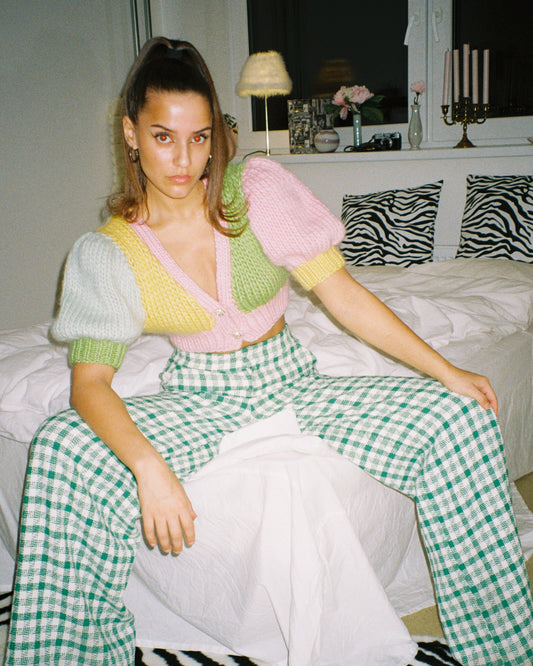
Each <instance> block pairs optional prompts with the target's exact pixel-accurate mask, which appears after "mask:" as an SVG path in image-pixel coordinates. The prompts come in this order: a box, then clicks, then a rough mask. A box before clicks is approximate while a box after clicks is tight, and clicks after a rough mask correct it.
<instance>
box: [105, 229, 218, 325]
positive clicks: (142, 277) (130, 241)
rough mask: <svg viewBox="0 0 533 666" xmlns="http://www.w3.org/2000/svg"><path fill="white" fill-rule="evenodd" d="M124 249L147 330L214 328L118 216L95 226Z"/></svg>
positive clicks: (198, 307) (196, 304)
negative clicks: (133, 276)
mask: <svg viewBox="0 0 533 666" xmlns="http://www.w3.org/2000/svg"><path fill="white" fill-rule="evenodd" d="M98 231H99V232H101V233H103V234H105V235H106V236H109V238H111V239H112V240H113V241H114V242H115V244H116V245H117V246H118V247H119V248H120V249H121V250H122V252H124V254H125V256H126V258H127V260H128V263H129V265H130V266H131V268H132V270H133V272H134V274H135V278H136V280H137V284H138V285H139V288H140V290H141V298H142V302H143V306H144V312H145V322H144V330H145V331H146V332H148V333H178V334H181V335H187V334H190V333H200V332H202V331H207V330H210V329H212V328H213V327H214V325H215V321H214V318H213V317H212V316H211V315H210V314H209V313H208V312H207V311H206V310H205V309H204V308H203V307H202V306H201V305H200V304H199V303H198V301H197V300H196V299H195V298H193V296H191V295H190V294H189V293H188V292H187V291H186V290H185V289H184V288H183V287H182V286H181V285H179V284H178V283H177V282H176V280H175V279H174V278H173V277H172V276H171V275H170V274H169V273H168V272H167V271H166V270H165V268H163V266H162V265H161V264H160V263H159V261H158V260H157V259H156V258H155V257H154V256H153V255H152V253H151V252H150V250H149V249H148V248H147V246H146V245H145V244H144V243H143V242H142V240H141V239H140V238H139V237H138V236H137V234H136V233H135V232H134V231H133V229H132V228H131V227H130V225H129V224H128V223H127V222H126V221H124V220H123V219H122V218H121V217H113V218H111V219H110V220H109V222H107V223H106V224H104V226H103V227H100V229H98Z"/></svg>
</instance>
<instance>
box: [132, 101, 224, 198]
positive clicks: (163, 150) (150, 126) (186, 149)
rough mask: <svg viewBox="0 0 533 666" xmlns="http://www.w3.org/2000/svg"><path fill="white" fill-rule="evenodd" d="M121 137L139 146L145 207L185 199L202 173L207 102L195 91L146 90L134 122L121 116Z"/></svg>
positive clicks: (208, 123)
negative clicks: (145, 196)
mask: <svg viewBox="0 0 533 666" xmlns="http://www.w3.org/2000/svg"><path fill="white" fill-rule="evenodd" d="M123 126H124V136H125V138H126V141H127V142H128V145H129V146H130V147H131V148H137V149H138V150H139V161H140V165H141V168H142V170H143V173H144V175H145V176H146V180H147V182H146V195H147V198H148V201H149V204H150V206H151V207H152V206H153V205H154V204H155V205H157V202H158V201H159V202H161V203H163V204H168V200H169V199H172V200H178V199H186V198H187V197H188V196H189V194H191V192H192V191H193V190H194V188H195V186H196V185H197V183H198V181H199V180H200V178H201V177H202V175H203V173H204V171H205V167H206V164H207V161H208V159H209V154H210V151H211V131H212V119H211V110H210V108H209V102H208V101H207V100H206V99H205V97H203V96H202V95H200V94H198V93H195V92H186V93H182V92H162V91H149V92H148V94H147V97H146V104H145V105H144V107H143V108H142V110H141V111H140V112H139V115H138V118H137V123H136V124H135V125H134V124H133V122H132V121H131V120H130V119H129V118H128V117H127V116H126V117H125V118H124V121H123Z"/></svg>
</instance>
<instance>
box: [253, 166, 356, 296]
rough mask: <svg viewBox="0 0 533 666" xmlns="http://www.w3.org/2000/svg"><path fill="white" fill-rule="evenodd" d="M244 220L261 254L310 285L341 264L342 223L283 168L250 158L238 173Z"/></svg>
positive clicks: (307, 286)
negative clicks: (247, 223) (240, 173)
mask: <svg viewBox="0 0 533 666" xmlns="http://www.w3.org/2000/svg"><path fill="white" fill-rule="evenodd" d="M242 189H243V193H244V196H245V198H246V203H247V206H248V219H249V221H250V227H251V229H252V231H253V232H254V235H255V236H256V238H257V239H258V241H259V242H260V244H261V246H262V248H263V251H264V253H265V254H266V256H267V257H268V258H269V259H270V260H271V261H272V262H273V263H274V264H276V265H278V266H284V267H285V268H287V269H288V270H290V271H291V272H292V273H293V275H295V277H296V278H297V279H298V280H300V282H301V283H302V284H303V285H304V286H305V287H306V288H308V289H309V288H312V287H313V286H315V285H316V284H318V283H319V282H321V281H322V280H324V279H325V278H327V277H329V275H331V274H332V273H334V272H335V271H337V270H338V269H339V268H341V267H342V266H343V265H344V259H343V258H342V255H341V254H340V252H339V251H338V250H337V248H336V247H334V246H336V245H337V244H338V243H340V241H341V240H342V238H343V236H344V231H345V230H344V225H343V224H342V222H341V221H340V220H339V219H338V218H337V217H335V215H333V213H332V212H331V211H330V210H329V209H328V208H327V206H325V205H324V204H323V203H322V202H321V201H319V200H318V199H317V198H316V197H315V196H314V194H313V193H312V192H311V191H310V190H309V189H308V188H307V187H306V186H305V185H304V184H303V183H302V182H301V181H300V180H299V179H298V178H297V177H296V176H295V175H294V174H293V173H291V172H290V171H289V170H288V169H286V168H285V167H283V166H282V165H281V164H279V162H276V161H275V160H273V159H269V158H260V157H259V158H258V157H256V158H253V159H251V160H250V161H249V162H248V163H247V164H246V166H245V168H244V171H243V174H242Z"/></svg>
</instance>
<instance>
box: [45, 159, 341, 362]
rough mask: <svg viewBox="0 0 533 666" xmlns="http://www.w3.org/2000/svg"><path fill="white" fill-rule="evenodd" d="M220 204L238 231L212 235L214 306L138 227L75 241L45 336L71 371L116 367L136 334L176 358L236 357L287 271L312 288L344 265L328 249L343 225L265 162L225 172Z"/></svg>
mask: <svg viewBox="0 0 533 666" xmlns="http://www.w3.org/2000/svg"><path fill="white" fill-rule="evenodd" d="M223 199H224V203H225V206H226V210H227V211H229V212H230V213H231V212H232V211H245V212H244V216H242V215H241V217H240V219H238V220H237V221H235V222H230V223H229V224H230V225H233V224H236V225H238V226H239V227H240V226H241V225H243V223H244V224H246V226H245V228H244V231H243V233H242V234H241V235H239V236H235V237H227V236H224V235H223V234H221V233H219V232H217V231H216V230H215V231H214V238H215V253H216V281H217V293H218V297H217V298H216V299H215V298H213V297H212V296H210V295H209V294H207V293H206V292H205V291H204V290H203V289H201V288H200V287H199V286H198V285H197V284H196V283H195V282H194V281H193V280H192V279H191V278H190V277H189V276H188V275H187V274H186V273H185V272H184V271H182V270H181V268H180V267H179V266H178V264H177V263H176V262H175V261H174V260H173V259H172V257H171V256H170V255H169V254H168V253H167V252H166V250H165V249H164V247H163V246H162V244H161V243H160V242H159V240H158V238H157V237H156V235H155V234H154V233H153V232H152V230H151V228H150V226H149V225H148V224H145V223H144V222H142V221H139V222H134V223H128V222H126V221H125V220H123V219H122V218H120V217H113V218H111V219H110V220H109V221H108V222H107V223H106V224H105V225H104V226H103V227H101V228H100V229H98V231H96V232H90V233H87V234H85V235H84V236H82V237H81V238H80V239H79V240H78V241H77V242H76V244H75V245H74V246H73V248H72V250H71V251H70V253H69V256H68V259H67V263H66V266H65V272H64V279H63V289H62V295H61V304H60V309H59V314H58V316H57V318H56V320H55V322H54V324H53V327H52V335H53V337H54V338H55V339H56V340H59V341H64V342H68V343H69V344H70V353H69V359H70V362H71V364H74V363H80V362H85V363H104V364H106V365H111V366H113V367H114V368H118V367H119V366H120V364H121V362H122V359H123V357H124V353H125V351H126V348H127V346H128V345H129V344H130V343H131V342H133V341H134V340H135V339H137V338H138V337H139V336H140V335H141V334H142V333H143V332H148V333H159V334H166V335H168V336H169V337H170V340H171V342H172V343H173V344H174V345H175V346H176V347H178V348H179V349H183V350H185V351H197V352H226V351H233V350H236V349H239V348H240V347H241V345H242V342H243V341H245V340H247V341H253V340H257V339H258V338H259V337H261V336H262V335H264V334H265V333H266V332H267V331H268V330H269V329H270V328H271V327H272V326H273V325H274V324H275V323H276V321H277V320H278V319H279V318H280V317H281V316H282V315H283V314H284V312H285V310H286V307H287V303H288V282H287V280H288V275H289V272H290V273H292V275H293V276H294V277H295V278H296V279H297V280H298V281H299V282H300V283H301V284H302V285H303V286H304V287H305V288H306V289H312V288H313V287H314V286H316V285H317V284H319V283H320V282H322V281H323V280H325V279H326V278H327V277H329V276H330V275H332V274H333V273H334V272H336V271H337V270H339V268H341V267H342V266H343V265H344V259H343V257H342V255H341V254H340V252H339V251H338V249H337V248H336V247H335V245H336V244H338V243H339V242H340V241H341V239H342V237H343V235H344V226H343V225H342V223H341V222H340V220H338V219H337V218H336V217H335V216H334V215H333V214H332V213H331V212H330V211H329V210H328V209H327V208H326V206H324V205H323V204H322V203H321V202H320V201H318V199H316V198H315V197H314V196H313V194H312V193H311V192H310V191H309V190H308V189H307V188H306V187H305V186H304V185H303V184H302V183H301V182H300V181H299V180H298V179H297V178H296V177H295V176H294V175H293V174H292V173H291V172H289V171H288V170H287V169H285V168H284V167H282V166H281V165H280V164H279V163H277V162H275V161H274V160H272V159H267V158H252V159H250V160H249V161H248V162H246V163H244V164H239V165H234V164H230V165H229V166H228V168H227V170H226V174H225V179H224V189H223ZM231 219H233V218H231Z"/></svg>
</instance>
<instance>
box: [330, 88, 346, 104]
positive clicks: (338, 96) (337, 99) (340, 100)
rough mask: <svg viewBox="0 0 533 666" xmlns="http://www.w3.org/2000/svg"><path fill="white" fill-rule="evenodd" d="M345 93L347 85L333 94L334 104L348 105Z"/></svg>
mask: <svg viewBox="0 0 533 666" xmlns="http://www.w3.org/2000/svg"><path fill="white" fill-rule="evenodd" d="M345 94H346V86H341V88H340V89H339V90H337V92H336V93H335V95H334V96H333V104H336V105H337V106H346V100H345V98H344V96H345Z"/></svg>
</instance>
